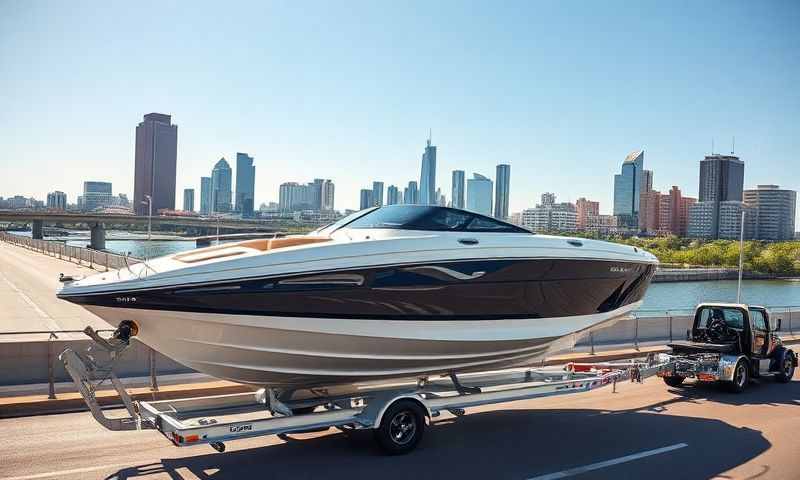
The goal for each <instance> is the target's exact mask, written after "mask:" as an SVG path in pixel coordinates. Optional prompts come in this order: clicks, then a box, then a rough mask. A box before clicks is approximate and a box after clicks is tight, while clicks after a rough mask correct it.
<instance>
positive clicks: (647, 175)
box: [642, 170, 653, 192]
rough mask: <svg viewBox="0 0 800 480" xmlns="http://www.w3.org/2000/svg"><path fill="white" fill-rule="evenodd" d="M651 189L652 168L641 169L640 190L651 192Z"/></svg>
mask: <svg viewBox="0 0 800 480" xmlns="http://www.w3.org/2000/svg"><path fill="white" fill-rule="evenodd" d="M651 191H653V171H652V170H643V171H642V192H651Z"/></svg>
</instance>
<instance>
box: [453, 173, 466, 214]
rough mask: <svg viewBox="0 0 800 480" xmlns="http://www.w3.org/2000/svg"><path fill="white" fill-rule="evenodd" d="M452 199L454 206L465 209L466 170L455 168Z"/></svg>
mask: <svg viewBox="0 0 800 480" xmlns="http://www.w3.org/2000/svg"><path fill="white" fill-rule="evenodd" d="M450 201H451V202H453V203H452V205H453V208H460V209H462V210H463V209H464V170H453V181H452V188H451V190H450Z"/></svg>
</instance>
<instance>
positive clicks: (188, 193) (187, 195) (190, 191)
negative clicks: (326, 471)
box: [183, 188, 194, 212]
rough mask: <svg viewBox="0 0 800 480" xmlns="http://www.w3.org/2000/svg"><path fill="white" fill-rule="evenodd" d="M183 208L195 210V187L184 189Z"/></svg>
mask: <svg viewBox="0 0 800 480" xmlns="http://www.w3.org/2000/svg"><path fill="white" fill-rule="evenodd" d="M183 210H184V211H186V212H194V188H184V189H183Z"/></svg>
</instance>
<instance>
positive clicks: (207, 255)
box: [173, 235, 330, 263]
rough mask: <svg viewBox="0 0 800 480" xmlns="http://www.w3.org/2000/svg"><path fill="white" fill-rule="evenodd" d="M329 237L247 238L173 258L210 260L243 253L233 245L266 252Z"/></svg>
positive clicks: (324, 240) (196, 260)
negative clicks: (242, 240)
mask: <svg viewBox="0 0 800 480" xmlns="http://www.w3.org/2000/svg"><path fill="white" fill-rule="evenodd" d="M329 240H330V237H309V236H307V235H297V236H293V237H284V238H258V239H255V240H247V241H244V242H237V243H227V244H222V245H215V246H213V247H206V248H204V249H202V251H200V252H198V251H197V250H190V251H188V252H183V253H179V254H177V255H175V256H174V257H173V258H175V260H179V261H181V262H186V263H192V262H200V261H203V260H211V259H214V258H222V257H230V256H233V255H241V254H242V253H245V252H244V251H242V250H240V249H239V250H237V249H235V247H244V248H252V249H254V250H260V251H262V252H266V251H268V250H275V249H277V248H286V247H296V246H298V245H310V244H312V243H320V242H327V241H329Z"/></svg>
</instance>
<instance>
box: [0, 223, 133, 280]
mask: <svg viewBox="0 0 800 480" xmlns="http://www.w3.org/2000/svg"><path fill="white" fill-rule="evenodd" d="M0 240H2V241H4V242H7V243H10V244H13V245H17V246H20V247H24V248H28V249H30V250H34V251H37V252H40V253H43V254H45V255H50V256H52V257H56V258H60V259H62V260H67V261H69V262H77V263H78V264H80V265H85V266H87V267H89V268H93V269H95V270H98V269H105V271H108V270H116V269H120V268H124V267H126V266H127V265H133V264H134V263H139V262H141V260H140V259H138V258H135V257H126V256H124V255H118V254H116V253H111V252H104V251H101V250H94V249H91V248H86V247H76V246H73V245H67V244H66V243H64V242H59V241H54V240H37V239H34V238H30V237H23V236H21V235H14V234H11V233H8V232H0Z"/></svg>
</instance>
